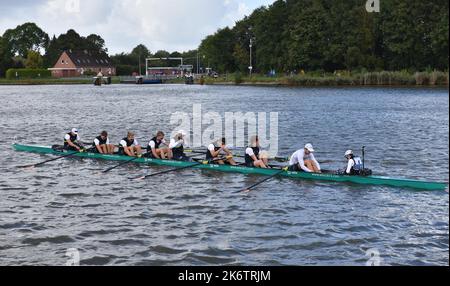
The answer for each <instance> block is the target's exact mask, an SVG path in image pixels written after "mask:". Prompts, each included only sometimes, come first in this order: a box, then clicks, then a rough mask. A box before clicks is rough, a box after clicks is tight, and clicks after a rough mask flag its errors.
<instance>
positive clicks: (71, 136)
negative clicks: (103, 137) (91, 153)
mask: <svg viewBox="0 0 450 286" xmlns="http://www.w3.org/2000/svg"><path fill="white" fill-rule="evenodd" d="M64 149H66V150H69V151H77V152H80V151H83V150H84V147H83V144H82V143H81V139H80V135H79V133H78V129H77V128H73V129H72V131H70V132H68V133H67V134H66V135H64Z"/></svg>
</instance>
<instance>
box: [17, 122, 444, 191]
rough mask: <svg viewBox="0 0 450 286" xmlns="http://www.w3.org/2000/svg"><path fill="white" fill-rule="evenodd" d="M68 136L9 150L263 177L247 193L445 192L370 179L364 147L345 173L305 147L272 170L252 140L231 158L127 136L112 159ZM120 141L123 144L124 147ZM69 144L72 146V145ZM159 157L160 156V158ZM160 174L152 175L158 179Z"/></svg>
mask: <svg viewBox="0 0 450 286" xmlns="http://www.w3.org/2000/svg"><path fill="white" fill-rule="evenodd" d="M72 131H76V133H75V132H72V133H68V134H66V136H65V141H64V143H65V144H64V145H63V146H60V145H54V146H51V147H50V146H31V145H21V144H14V145H13V148H14V149H15V150H17V151H22V152H30V153H37V154H51V155H57V156H59V157H58V158H53V159H50V160H47V161H44V162H41V163H37V164H34V165H30V166H31V167H35V166H40V165H42V164H45V163H47V162H51V161H55V160H58V159H60V158H66V157H79V158H89V159H101V160H108V161H118V162H121V163H120V164H119V165H117V166H115V167H112V168H109V169H108V170H107V171H110V170H112V169H115V168H117V167H120V166H122V165H124V164H127V163H131V162H133V163H138V164H148V165H159V166H170V167H175V168H174V169H171V170H167V171H164V172H160V173H161V174H163V173H164V174H165V173H169V172H175V171H178V170H184V169H188V168H195V169H205V170H213V171H221V172H234V173H242V174H256V175H263V176H267V177H266V178H265V179H264V180H262V181H261V182H259V183H257V184H255V185H253V186H252V187H250V188H247V189H244V190H243V191H249V190H250V189H252V188H255V187H256V186H258V185H260V184H261V183H263V182H266V181H267V180H270V179H271V178H273V177H287V178H294V179H304V180H318V181H332V182H342V183H344V182H347V183H354V184H362V185H385V186H391V187H407V188H414V189H419V190H445V189H446V188H447V183H443V182H428V181H420V180H410V179H400V178H390V177H382V176H372V171H371V170H369V169H367V168H365V166H364V148H363V154H362V155H363V158H362V159H361V158H360V157H358V156H355V154H354V152H353V151H351V150H348V151H347V152H346V153H345V157H346V159H347V161H348V164H347V166H346V168H345V169H343V170H340V171H337V172H331V171H325V170H322V169H321V167H320V164H319V162H318V161H317V160H316V158H315V157H314V152H315V150H314V148H313V146H312V144H306V145H305V147H304V148H302V149H300V150H298V151H296V152H295V153H294V154H293V155H292V156H291V157H290V158H284V159H282V158H273V159H277V160H278V161H284V162H289V165H288V166H280V165H275V166H274V165H270V164H269V162H268V160H269V158H268V156H267V153H265V152H264V151H262V150H260V147H259V144H258V137H257V136H255V137H253V138H252V140H251V144H250V146H249V147H248V148H247V149H246V152H245V155H234V154H232V152H231V151H230V149H229V148H228V147H227V146H226V145H225V140H223V139H222V140H219V141H218V142H213V143H212V144H211V145H210V146H208V149H207V150H206V151H203V150H187V149H185V148H184V144H185V141H184V137H185V136H186V133H185V132H184V131H179V132H177V134H176V135H175V137H174V138H172V139H171V140H170V144H168V146H166V147H163V145H164V144H166V143H165V140H164V136H163V133H162V132H158V134H157V136H156V137H153V138H152V139H151V140H150V143H149V149H148V152H147V153H144V154H142V153H141V152H142V148H141V147H140V145H139V143H138V142H137V140H136V139H135V138H134V134H133V133H131V132H130V133H129V134H128V136H127V138H124V139H123V140H122V141H121V142H120V145H119V149H120V148H122V149H123V150H124V151H122V152H121V153H120V152H119V153H113V154H112V152H110V151H111V148H112V147H111V146H108V145H109V139H106V138H105V136H103V137H102V136H99V137H97V138H96V139H94V143H93V147H91V148H90V149H86V148H85V147H83V145H82V143H81V140H80V136H79V134H78V130H76V129H75V130H72ZM102 134H103V135H106V137H107V133H106V132H105V133H103V132H102ZM67 135H68V136H67ZM67 137H69V138H67ZM125 139H126V140H125ZM123 141H125V143H124V142H123ZM72 144H73V145H74V146H76V147H74V146H72ZM77 147H78V148H77ZM130 147H133V148H130ZM127 148H128V149H127ZM157 150H159V151H157ZM127 151H128V152H127ZM186 153H192V154H193V155H190V156H187V155H186ZM162 154H164V155H163V156H161V155H162ZM155 155H156V156H155ZM165 156H167V159H165V158H163V157H165ZM199 156H202V157H203V158H195V157H199ZM234 157H236V158H244V159H245V162H243V163H237V162H236V161H235V160H234V159H233V158H234ZM30 166H24V167H30ZM160 173H158V175H159V174H160ZM151 176H153V175H150V176H145V177H143V178H147V177H151ZM138 178H141V177H138Z"/></svg>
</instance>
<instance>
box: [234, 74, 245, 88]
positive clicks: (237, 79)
mask: <svg viewBox="0 0 450 286" xmlns="http://www.w3.org/2000/svg"><path fill="white" fill-rule="evenodd" d="M242 82H243V78H242V74H241V73H240V72H236V73H235V74H234V83H235V84H237V85H238V84H241V83H242Z"/></svg>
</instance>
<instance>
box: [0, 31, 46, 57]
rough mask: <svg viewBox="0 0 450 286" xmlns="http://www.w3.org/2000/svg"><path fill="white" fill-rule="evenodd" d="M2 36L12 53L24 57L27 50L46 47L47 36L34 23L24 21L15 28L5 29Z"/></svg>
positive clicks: (37, 49)
mask: <svg viewBox="0 0 450 286" xmlns="http://www.w3.org/2000/svg"><path fill="white" fill-rule="evenodd" d="M3 38H5V40H6V41H7V42H8V47H9V49H10V52H11V53H12V54H13V55H19V56H21V57H24V58H25V57H26V56H27V54H28V51H30V50H31V51H39V50H40V49H46V48H47V46H48V43H49V37H48V35H47V33H45V32H44V31H43V30H42V29H41V28H39V27H38V26H37V25H36V24H35V23H25V24H23V25H20V26H17V27H16V28H15V29H9V30H6V32H5V33H4V34H3Z"/></svg>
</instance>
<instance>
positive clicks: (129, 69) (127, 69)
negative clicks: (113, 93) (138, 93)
mask: <svg viewBox="0 0 450 286" xmlns="http://www.w3.org/2000/svg"><path fill="white" fill-rule="evenodd" d="M136 70H137V67H136V66H131V65H117V66H116V73H117V75H118V76H129V75H132V74H133V73H135V72H137V71H136Z"/></svg>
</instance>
